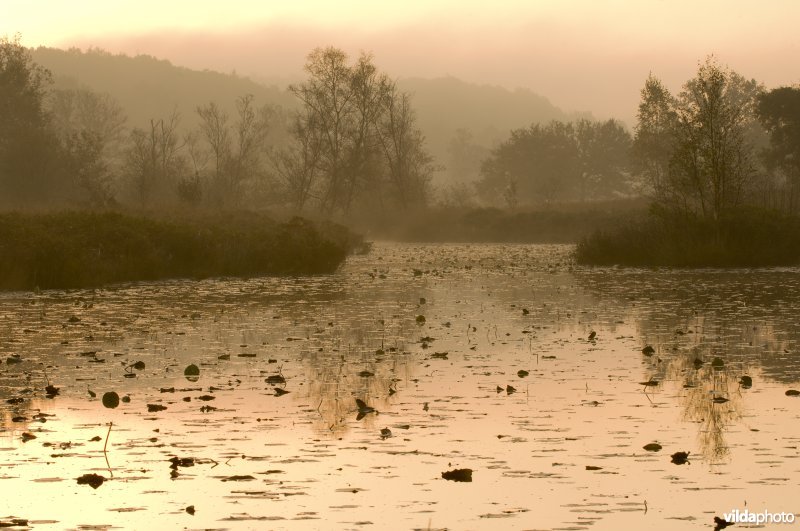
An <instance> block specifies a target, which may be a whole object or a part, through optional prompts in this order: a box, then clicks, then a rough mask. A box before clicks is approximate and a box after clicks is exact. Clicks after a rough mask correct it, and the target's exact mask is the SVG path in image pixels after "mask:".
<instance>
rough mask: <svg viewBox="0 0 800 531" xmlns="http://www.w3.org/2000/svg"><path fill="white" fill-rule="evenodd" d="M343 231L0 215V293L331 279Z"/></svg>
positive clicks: (217, 217) (292, 224) (229, 218)
mask: <svg viewBox="0 0 800 531" xmlns="http://www.w3.org/2000/svg"><path fill="white" fill-rule="evenodd" d="M356 241H357V238H356V237H355V236H353V235H352V234H351V233H350V232H349V231H348V230H347V229H345V228H343V227H341V226H337V225H333V224H328V225H322V224H315V223H312V222H309V221H307V220H304V219H301V218H293V219H291V220H290V221H287V222H276V221H274V220H272V219H270V218H269V217H267V216H265V215H263V214H257V213H248V212H238V213H231V214H214V215H206V216H202V217H200V216H198V217H194V218H183V219H180V220H165V219H156V218H149V217H143V216H133V215H126V214H121V213H118V212H100V213H98V212H87V211H75V212H56V213H36V214H32V213H4V214H0V289H6V290H8V289H33V288H36V287H39V288H41V289H46V288H77V287H93V286H100V285H103V284H107V283H113V282H124V281H134V280H156V279H164V278H203V277H210V276H255V275H293V274H315V273H327V272H332V271H334V270H335V269H336V268H337V267H338V266H339V264H341V263H342V261H343V260H344V259H345V257H346V256H347V254H348V252H349V250H350V248H351V247H352V245H353V244H354V242H356Z"/></svg>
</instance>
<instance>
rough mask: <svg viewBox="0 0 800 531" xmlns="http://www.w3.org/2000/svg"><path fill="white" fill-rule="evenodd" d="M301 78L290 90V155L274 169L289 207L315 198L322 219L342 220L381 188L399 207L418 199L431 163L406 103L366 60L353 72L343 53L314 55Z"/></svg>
mask: <svg viewBox="0 0 800 531" xmlns="http://www.w3.org/2000/svg"><path fill="white" fill-rule="evenodd" d="M306 71H307V72H308V74H309V79H308V80H307V81H306V82H305V83H302V84H299V85H293V86H291V87H290V90H291V91H292V92H293V93H294V94H295V95H296V96H297V97H298V99H299V100H300V102H301V103H302V107H301V109H300V111H299V112H298V114H297V118H296V124H295V127H294V128H293V130H292V133H293V136H294V138H295V147H294V148H291V149H288V150H284V151H283V152H282V154H281V155H280V157H278V161H277V164H276V169H277V171H278V173H279V175H281V177H282V179H283V181H284V182H285V183H287V184H288V185H289V189H290V191H291V192H290V193H291V194H293V196H294V197H295V198H296V199H295V200H294V204H295V205H305V204H306V202H307V200H308V199H309V198H311V197H312V196H313V197H314V198H316V199H317V201H318V202H319V205H320V208H321V209H322V211H323V212H325V213H326V214H332V213H334V212H341V213H344V214H346V213H348V212H349V211H350V209H351V208H352V206H353V204H354V203H355V202H356V200H358V199H359V197H363V196H366V195H368V194H373V196H374V197H375V198H380V197H381V196H380V194H381V193H382V190H383V189H384V188H386V185H387V183H389V184H390V187H391V190H392V194H394V195H396V197H397V198H398V202H399V203H400V204H402V205H404V206H407V205H408V204H409V203H410V202H411V201H412V200H414V199H415V198H417V199H418V198H421V197H422V196H423V195H424V194H425V192H426V190H427V183H428V181H429V177H430V168H431V164H432V159H431V158H430V156H429V155H427V152H425V150H424V138H423V137H422V135H421V134H420V133H419V130H418V129H417V128H416V125H415V118H414V114H413V111H412V109H411V105H410V100H409V98H408V95H405V94H399V93H398V91H397V89H396V87H395V85H394V83H393V82H391V80H389V78H388V77H387V76H386V74H383V73H381V72H380V71H379V70H378V68H377V67H376V66H375V65H374V63H373V59H372V56H370V55H368V54H362V55H361V56H360V57H359V58H358V60H357V61H356V62H355V63H354V64H353V65H352V66H351V65H349V64H348V57H347V55H346V54H345V53H344V52H343V51H341V50H338V49H336V48H325V49H322V48H317V49H315V50H314V51H313V52H311V54H310V55H309V56H308V62H307V63H306Z"/></svg>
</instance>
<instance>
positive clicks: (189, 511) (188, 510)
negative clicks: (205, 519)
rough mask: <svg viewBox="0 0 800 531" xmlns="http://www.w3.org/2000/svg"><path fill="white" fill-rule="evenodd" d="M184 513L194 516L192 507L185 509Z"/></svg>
mask: <svg viewBox="0 0 800 531" xmlns="http://www.w3.org/2000/svg"><path fill="white" fill-rule="evenodd" d="M186 512H187V513H189V514H191V515H194V505H190V506H189V507H187V508H186Z"/></svg>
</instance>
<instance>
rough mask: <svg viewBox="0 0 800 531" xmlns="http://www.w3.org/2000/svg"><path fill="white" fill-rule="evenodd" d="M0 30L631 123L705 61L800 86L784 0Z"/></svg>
mask: <svg viewBox="0 0 800 531" xmlns="http://www.w3.org/2000/svg"><path fill="white" fill-rule="evenodd" d="M0 5H1V6H2V16H0V35H3V34H6V35H9V36H10V35H13V34H14V33H20V34H21V35H22V40H23V43H24V44H26V45H28V46H39V45H45V46H57V47H69V46H79V47H82V48H85V47H88V46H98V47H101V48H105V49H107V50H109V51H112V52H124V53H129V54H135V53H147V54H151V55H155V56H157V57H161V58H166V59H169V60H171V61H172V62H173V63H176V64H180V65H185V66H189V67H192V68H210V69H214V70H221V71H226V72H227V71H231V70H236V71H237V72H239V73H241V74H249V75H255V76H258V77H260V78H262V79H266V80H274V81H282V80H283V81H285V80H293V79H296V78H297V77H299V76H301V75H302V64H303V61H304V58H305V55H306V54H307V53H308V52H309V51H310V50H311V49H312V48H313V47H315V46H326V45H334V46H338V47H341V48H344V49H345V50H347V51H349V52H352V53H358V52H359V51H361V50H365V51H371V52H373V53H374V55H375V58H376V62H377V63H378V64H379V65H380V66H381V67H383V68H384V69H385V70H386V71H388V72H389V73H390V74H391V75H392V76H394V77H415V76H417V77H437V76H443V75H453V76H455V77H458V78H461V79H464V80H466V81H471V82H478V83H488V84H496V85H503V86H506V87H508V88H516V87H525V88H530V89H531V90H533V91H534V92H537V93H539V94H541V95H543V96H546V97H548V98H549V99H550V100H551V101H553V103H555V104H556V105H559V106H562V107H564V108H565V109H567V110H589V111H592V112H594V113H595V114H596V115H597V116H598V117H607V116H612V115H613V116H619V117H621V118H623V119H630V118H631V117H632V115H633V114H634V113H635V105H636V103H637V101H638V91H639V89H640V88H641V86H642V84H643V83H644V79H645V77H646V76H647V74H648V73H649V72H650V71H652V72H653V73H655V74H656V75H658V76H660V77H662V79H664V81H665V82H666V83H667V85H668V86H670V87H674V88H676V89H677V88H678V87H679V86H680V84H681V83H682V82H683V81H684V80H686V79H687V78H688V77H690V76H691V75H692V73H693V72H694V70H695V68H696V66H697V63H698V61H701V60H702V59H703V58H704V57H705V56H706V55H709V54H712V53H713V54H715V55H717V56H718V58H719V59H720V60H721V61H722V62H723V63H725V64H728V65H729V66H731V67H732V68H733V69H735V70H737V71H738V72H740V73H741V74H743V75H744V76H746V77H749V78H755V79H757V80H759V81H762V82H764V83H765V84H766V85H767V86H768V87H769V86H777V85H783V84H793V83H798V82H800V60H798V59H797V58H798V57H800V38H798V34H800V31H798V22H799V21H800V2H799V1H796V0H766V1H762V2H753V1H743V0H724V1H722V0H691V1H688V0H629V1H622V0H604V1H599V0H561V1H557V0H552V1H542V0H527V1H523V0H495V2H487V1H485V0H481V1H475V0H458V1H454V0H428V1H418V0H405V1H402V2H397V1H387V0H383V1H381V0H371V1H362V0H337V1H332V0H294V1H270V0H266V1H264V0H262V1H251V0H227V1H224V2H220V1H218V0H217V1H214V2H207V1H204V0H194V1H187V0H160V1H153V0H136V1H133V0H104V1H99V0H81V1H79V2H70V1H64V0H49V1H46V0H38V1H37V0H0Z"/></svg>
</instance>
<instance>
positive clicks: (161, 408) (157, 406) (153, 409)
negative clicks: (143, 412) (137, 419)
mask: <svg viewBox="0 0 800 531" xmlns="http://www.w3.org/2000/svg"><path fill="white" fill-rule="evenodd" d="M165 409H167V406H162V405H161V404H147V411H149V412H150V413H156V412H158V411H164V410H165Z"/></svg>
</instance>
